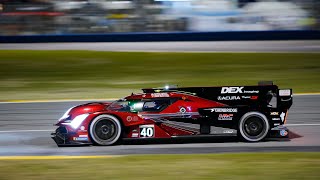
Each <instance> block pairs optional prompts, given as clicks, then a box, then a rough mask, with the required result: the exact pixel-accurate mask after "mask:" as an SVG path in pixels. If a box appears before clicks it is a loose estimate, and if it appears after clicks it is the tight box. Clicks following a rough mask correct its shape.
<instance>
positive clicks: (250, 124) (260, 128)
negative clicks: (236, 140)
mask: <svg viewBox="0 0 320 180" xmlns="http://www.w3.org/2000/svg"><path fill="white" fill-rule="evenodd" d="M266 127H267V125H266V122H265V121H264V120H263V119H262V118H260V117H258V116H251V117H247V118H246V119H245V120H244V121H243V126H242V131H243V133H244V135H245V136H246V137H247V138H248V139H250V140H259V139H261V138H263V136H265V134H266V131H267V128H266Z"/></svg>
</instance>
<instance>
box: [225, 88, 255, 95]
mask: <svg viewBox="0 0 320 180" xmlns="http://www.w3.org/2000/svg"><path fill="white" fill-rule="evenodd" d="M243 88H244V87H222V88H221V94H236V93H250V94H254V93H259V90H250V91H245V90H243Z"/></svg>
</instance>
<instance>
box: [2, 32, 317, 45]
mask: <svg viewBox="0 0 320 180" xmlns="http://www.w3.org/2000/svg"><path fill="white" fill-rule="evenodd" d="M319 39H320V31H234V32H148V33H147V32H143V33H142V32H141V33H110V34H65V35H18V36H0V43H44V42H150V41H247V40H319Z"/></svg>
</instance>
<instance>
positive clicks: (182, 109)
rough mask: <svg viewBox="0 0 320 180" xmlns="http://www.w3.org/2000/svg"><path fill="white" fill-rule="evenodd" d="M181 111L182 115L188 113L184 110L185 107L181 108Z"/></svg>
mask: <svg viewBox="0 0 320 180" xmlns="http://www.w3.org/2000/svg"><path fill="white" fill-rule="evenodd" d="M179 111H180V112H181V113H186V112H187V110H186V108H184V107H181V108H180V110H179Z"/></svg>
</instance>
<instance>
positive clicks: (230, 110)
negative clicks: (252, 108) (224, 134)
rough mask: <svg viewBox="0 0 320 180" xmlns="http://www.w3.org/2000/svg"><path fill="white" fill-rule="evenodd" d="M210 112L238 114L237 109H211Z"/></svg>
mask: <svg viewBox="0 0 320 180" xmlns="http://www.w3.org/2000/svg"><path fill="white" fill-rule="evenodd" d="M210 110H211V112H230V113H233V112H238V109H237V108H212V109H210Z"/></svg>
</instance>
